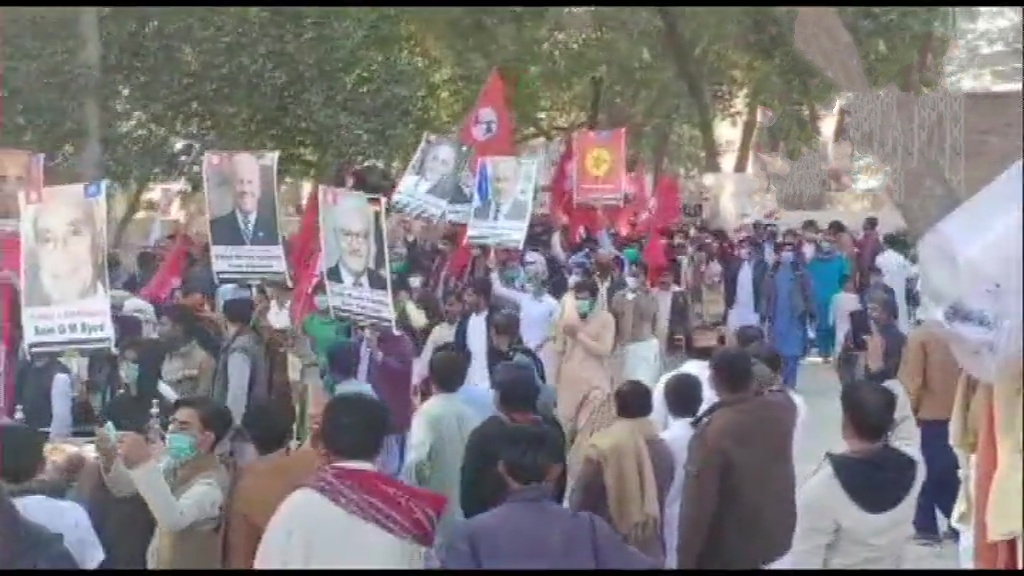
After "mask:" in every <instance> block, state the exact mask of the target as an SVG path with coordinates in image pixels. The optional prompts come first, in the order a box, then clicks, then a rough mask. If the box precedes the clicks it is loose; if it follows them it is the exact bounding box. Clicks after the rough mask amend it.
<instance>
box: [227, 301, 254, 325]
mask: <svg viewBox="0 0 1024 576" xmlns="http://www.w3.org/2000/svg"><path fill="white" fill-rule="evenodd" d="M255 309H256V305H255V304H254V303H253V301H252V300H250V299H249V298H232V299H230V300H227V301H225V302H224V310H223V313H224V319H225V320H227V321H228V322H231V323H232V324H237V325H239V326H248V325H249V324H251V323H252V315H253V312H254V311H255Z"/></svg>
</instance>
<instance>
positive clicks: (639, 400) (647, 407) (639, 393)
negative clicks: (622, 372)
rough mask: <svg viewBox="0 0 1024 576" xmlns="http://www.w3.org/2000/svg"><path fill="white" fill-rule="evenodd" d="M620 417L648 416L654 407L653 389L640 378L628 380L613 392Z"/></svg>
mask: <svg viewBox="0 0 1024 576" xmlns="http://www.w3.org/2000/svg"><path fill="white" fill-rule="evenodd" d="M613 397H614V400H615V414H616V415H617V416H618V417H619V418H646V417H648V416H650V415H651V411H652V410H653V409H654V400H653V398H652V397H651V389H650V387H648V386H647V384H644V383H643V382H641V381H639V380H626V381H625V382H623V383H622V384H619V386H618V388H616V389H615V392H614V393H613Z"/></svg>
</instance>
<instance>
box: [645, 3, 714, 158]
mask: <svg viewBox="0 0 1024 576" xmlns="http://www.w3.org/2000/svg"><path fill="white" fill-rule="evenodd" d="M656 10H657V11H658V16H659V17H660V18H661V24H662V28H663V29H664V32H665V33H664V41H665V45H666V47H667V48H668V52H669V54H671V57H672V63H673V64H674V66H675V69H676V75H677V76H678V77H679V80H680V81H681V82H682V83H683V86H684V87H685V88H686V92H687V95H688V96H689V97H690V100H692V101H693V106H694V110H695V111H696V113H697V130H698V131H699V132H700V140H701V147H702V148H703V149H704V171H705V172H721V171H722V166H721V164H719V162H718V143H717V142H716V141H715V124H714V120H715V118H714V113H713V111H712V109H711V105H710V103H709V102H708V96H707V94H706V93H705V90H704V86H703V85H702V84H701V81H700V79H699V78H698V77H697V74H696V73H695V71H694V70H693V68H692V67H691V66H690V58H691V55H692V54H693V52H694V51H693V50H692V49H691V47H690V46H689V44H688V42H687V40H686V36H685V34H683V31H682V29H681V28H680V27H679V19H678V18H676V16H675V15H674V14H673V13H672V12H671V11H670V10H669V8H668V7H658V8H656Z"/></svg>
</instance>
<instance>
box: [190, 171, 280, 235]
mask: <svg viewBox="0 0 1024 576" xmlns="http://www.w3.org/2000/svg"><path fill="white" fill-rule="evenodd" d="M221 169H222V170H224V177H225V179H226V180H227V187H228V190H229V191H230V194H231V200H232V207H231V210H230V211H229V212H228V213H227V214H224V215H222V216H218V217H216V218H214V219H212V220H211V221H210V243H211V244H213V245H216V246H276V245H278V244H280V243H281V239H280V237H279V236H278V232H277V210H276V209H275V206H274V198H273V194H272V193H271V196H269V197H268V198H266V199H264V200H263V201H262V202H261V201H260V200H261V198H262V196H263V188H262V184H263V182H262V179H261V177H260V164H259V161H258V160H257V157H256V155H255V154H252V153H249V152H239V153H236V154H231V155H230V156H229V160H228V161H227V162H226V165H223V167H222V168H221ZM217 192H218V190H217V189H216V187H214V189H213V190H207V194H212V193H217Z"/></svg>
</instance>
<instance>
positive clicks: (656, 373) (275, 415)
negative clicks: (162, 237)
mask: <svg viewBox="0 0 1024 576" xmlns="http://www.w3.org/2000/svg"><path fill="white" fill-rule="evenodd" d="M877 227H878V222H877V220H875V219H874V218H868V219H866V220H865V221H864V223H863V228H862V232H861V234H859V237H858V238H856V239H855V238H854V234H853V233H852V232H851V231H850V230H848V229H847V228H846V227H845V226H844V225H843V224H842V223H841V222H838V221H837V222H831V223H829V224H828V225H827V226H826V227H824V228H820V227H819V225H818V223H816V222H814V221H808V222H805V223H804V224H803V225H802V226H801V227H800V229H799V230H796V229H786V230H782V231H780V230H778V229H777V226H775V225H774V224H772V223H770V222H768V223H764V222H757V223H752V224H749V225H745V226H743V227H741V228H740V229H737V230H732V231H725V230H708V229H706V228H705V227H703V226H701V225H699V224H696V223H694V224H692V225H691V224H686V225H683V224H680V225H679V226H677V227H674V228H672V229H666V230H662V231H659V235H660V237H661V240H662V245H663V246H664V251H665V254H664V255H663V256H664V257H663V258H660V257H659V258H657V259H653V261H652V259H651V258H648V257H646V256H644V255H645V254H649V249H650V245H649V244H650V242H651V240H650V239H648V240H647V241H646V243H645V242H644V241H642V240H639V239H635V238H625V237H617V236H616V235H615V234H614V233H610V232H606V231H600V232H599V233H596V234H591V235H589V236H587V237H584V238H583V239H582V240H579V241H573V239H570V238H568V237H567V235H566V234H564V231H563V230H561V229H560V228H559V227H557V226H553V225H552V224H550V223H548V222H546V221H544V220H543V219H540V218H538V219H535V221H534V222H532V223H531V227H530V233H529V235H528V238H527V242H526V245H525V247H524V249H523V250H522V251H513V250H484V249H479V248H474V249H473V254H472V258H471V260H470V262H469V263H468V265H467V266H465V269H464V270H461V271H459V273H457V274H456V273H453V271H452V269H451V267H449V266H448V259H449V258H450V256H451V254H452V253H453V252H454V251H456V250H457V249H458V242H459V240H458V237H457V236H456V235H454V234H451V233H448V234H444V233H442V234H440V235H438V238H439V239H438V240H437V241H435V242H430V241H428V240H427V239H426V238H427V235H424V234H421V233H418V231H417V230H415V229H414V228H413V225H412V223H405V224H403V231H404V233H403V234H402V235H401V237H400V238H396V239H395V243H394V246H392V247H391V248H390V250H391V252H390V262H391V269H392V270H391V271H392V286H393V287H394V293H395V308H396V314H397V317H396V321H395V323H394V326H381V325H365V324H361V323H359V322H354V321H351V320H350V319H346V318H339V317H336V316H334V315H332V314H331V311H330V309H329V306H328V303H327V299H326V296H325V295H324V294H323V290H322V289H321V290H320V292H319V293H318V294H317V295H316V297H315V305H316V306H315V308H316V309H315V311H314V312H312V313H311V314H309V315H308V316H307V317H305V318H303V319H302V320H301V323H299V324H298V325H293V324H292V322H291V319H290V317H289V314H288V311H289V306H290V302H291V300H292V295H291V294H290V292H289V290H288V289H287V288H286V287H285V286H283V285H273V284H263V285H259V286H253V287H241V286H234V285H220V286H218V285H216V283H215V282H214V279H213V275H212V274H211V272H210V268H209V261H208V255H205V254H203V253H202V252H201V251H199V252H197V253H196V254H195V256H194V257H193V258H192V259H191V261H190V263H189V268H188V270H187V271H186V272H185V274H184V275H183V280H182V285H181V289H180V291H179V292H178V293H177V294H176V295H175V297H174V299H173V301H171V302H154V303H150V302H146V301H143V300H142V299H141V298H139V297H138V296H136V295H135V293H137V292H138V291H139V290H140V289H141V287H143V286H145V285H146V283H147V281H148V279H149V278H151V277H152V275H153V274H154V273H155V271H156V269H157V267H158V266H159V261H160V257H159V253H158V252H154V251H146V252H143V253H142V254H140V255H139V257H138V261H137V267H136V270H135V271H133V272H132V273H130V274H128V273H126V272H125V271H124V270H122V269H121V268H120V265H119V263H118V262H117V260H116V259H114V258H111V262H112V266H113V269H112V270H111V283H112V286H115V287H118V288H120V289H121V290H123V291H125V292H126V293H125V294H123V298H119V299H118V302H117V304H116V308H117V310H116V316H115V320H116V328H117V347H116V349H117V351H116V353H106V352H104V353H99V352H97V353H93V354H91V355H89V356H88V357H87V358H84V361H85V362H86V364H87V368H86V370H84V373H85V374H86V376H85V377H84V378H83V377H82V376H81V373H82V372H83V371H81V370H76V369H75V368H74V366H73V365H75V364H77V363H78V361H81V360H83V358H71V359H70V360H69V358H68V357H67V356H61V355H56V354H55V355H46V354H34V355H33V356H32V358H31V359H30V360H29V359H24V360H23V362H22V365H21V366H20V367H19V371H18V376H17V399H16V401H17V409H16V413H14V414H11V415H9V416H10V417H11V418H10V420H11V421H8V422H5V423H3V424H0V458H2V461H3V466H2V468H0V481H2V483H0V495H2V498H0V567H5V568H6V567H31V568H82V569H95V568H151V569H165V568H257V569H274V568H408V569H423V568H432V567H434V568H454V569H482V568H524V569H526V568H533V569H559V568H562V569H574V568H581V569H582V568H603V569H662V568H707V569H760V568H770V567H772V568H865V569H866V568H900V567H903V566H904V565H905V564H904V561H905V560H904V553H905V548H906V545H907V544H908V543H909V542H910V541H911V540H913V539H914V538H915V536H916V539H917V540H918V541H919V542H921V543H930V544H936V543H939V542H941V541H942V540H943V538H946V537H950V538H955V537H956V531H955V530H954V529H953V527H950V528H949V532H948V534H944V533H943V532H942V531H941V530H940V528H939V524H938V521H937V512H938V515H941V516H943V517H945V518H946V519H947V520H949V519H950V518H951V515H952V506H953V500H955V498H956V493H957V490H958V480H957V462H956V459H955V456H954V455H953V452H952V449H951V448H950V447H949V443H948V440H947V439H946V433H947V432H948V427H949V419H950V413H951V411H952V396H953V394H954V392H955V385H956V378H957V376H958V374H959V372H960V370H959V367H958V366H957V364H956V361H955V359H953V357H952V353H951V352H950V351H949V348H948V346H947V345H945V343H944V342H943V340H942V339H941V338H940V337H938V336H937V335H936V332H935V331H934V330H933V329H932V328H931V327H930V326H929V325H928V324H927V323H925V324H923V325H920V326H914V327H912V321H913V312H912V309H913V302H914V298H915V295H914V294H915V293H914V290H913V272H912V265H911V263H910V261H909V259H908V257H907V255H906V253H907V250H906V247H907V246H906V243H905V242H904V241H903V240H902V238H901V237H899V236H897V235H887V236H885V237H881V236H880V234H879V232H878V230H877ZM707 334H713V335H714V336H713V338H712V341H711V342H710V344H709V343H708V342H707V341H706V338H705V336H706V335H707ZM814 356H816V357H819V358H820V359H821V360H822V361H823V362H827V363H831V364H832V366H833V368H834V369H835V370H836V372H837V373H838V375H839V380H840V382H841V383H842V387H841V389H840V390H837V391H836V396H837V398H838V402H839V404H840V405H841V412H842V421H841V422H836V423H835V426H837V427H841V431H842V438H843V440H844V442H845V445H846V446H845V448H843V449H841V450H839V451H837V452H835V453H830V454H828V455H827V456H826V458H825V459H824V460H823V461H822V463H821V465H820V466H819V467H818V468H817V469H816V470H815V471H814V472H813V473H812V475H811V477H810V478H809V479H807V480H806V481H805V482H801V483H799V484H800V485H799V488H798V479H797V477H796V475H797V472H796V463H795V460H796V453H797V451H798V450H797V444H798V441H799V440H800V437H801V425H802V423H803V421H804V419H805V417H806V407H805V405H804V401H803V399H802V398H801V395H800V394H799V392H798V390H799V389H800V388H801V387H803V386H806V385H808V383H806V382H800V381H799V380H800V378H799V371H798V367H799V366H800V364H801V362H803V361H805V360H807V359H808V357H814ZM83 431H84V434H86V435H90V436H95V440H94V442H91V443H89V444H88V445H87V446H86V447H85V448H81V447H79V448H77V449H76V448H75V445H74V442H73V437H74V436H75V435H76V434H78V433H79V432H83ZM62 542H63V544H62Z"/></svg>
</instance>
